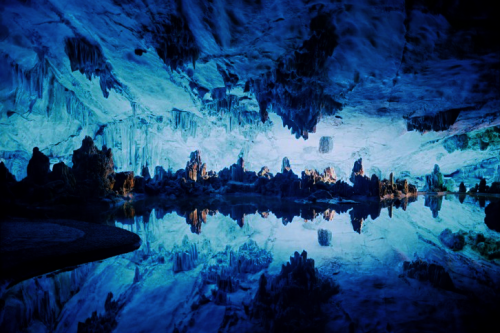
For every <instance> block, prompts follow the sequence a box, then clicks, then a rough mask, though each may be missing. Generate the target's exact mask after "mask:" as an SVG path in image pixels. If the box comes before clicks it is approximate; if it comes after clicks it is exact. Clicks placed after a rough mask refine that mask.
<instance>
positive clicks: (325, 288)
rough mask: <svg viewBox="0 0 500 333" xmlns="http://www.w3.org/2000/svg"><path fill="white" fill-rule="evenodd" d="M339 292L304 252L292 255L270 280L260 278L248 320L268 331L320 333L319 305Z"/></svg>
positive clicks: (321, 325)
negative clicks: (250, 319) (278, 272)
mask: <svg viewBox="0 0 500 333" xmlns="http://www.w3.org/2000/svg"><path fill="white" fill-rule="evenodd" d="M338 292H339V287H338V286H337V285H336V284H335V283H334V282H333V281H332V280H330V279H329V278H327V277H325V276H322V275H320V274H319V273H318V270H317V269H316V268H315V267H314V260H313V259H308V258H307V252H305V251H303V252H302V254H299V253H298V252H295V254H294V256H293V257H290V262H288V263H287V264H286V265H283V266H282V268H281V272H280V274H278V275H277V276H274V277H270V278H269V280H268V278H267V277H266V276H265V275H264V274H263V275H261V277H260V280H259V289H258V290H257V293H256V295H255V297H254V299H253V301H252V304H251V307H250V311H249V312H250V317H251V318H252V320H253V321H255V322H257V323H258V324H260V325H262V328H263V329H264V330H265V331H269V332H321V331H322V330H323V329H324V324H325V319H326V318H325V314H324V313H323V312H322V310H321V304H322V303H324V302H326V301H327V300H328V299H329V298H330V297H331V296H333V295H334V294H336V293H338Z"/></svg>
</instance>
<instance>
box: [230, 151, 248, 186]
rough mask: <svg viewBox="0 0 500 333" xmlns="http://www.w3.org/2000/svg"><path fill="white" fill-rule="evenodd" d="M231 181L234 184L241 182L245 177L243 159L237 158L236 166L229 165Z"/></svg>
mask: <svg viewBox="0 0 500 333" xmlns="http://www.w3.org/2000/svg"><path fill="white" fill-rule="evenodd" d="M230 171H231V180H232V181H235V182H241V181H243V178H244V176H245V161H244V160H243V157H242V156H240V157H238V162H236V164H233V165H231V169H230Z"/></svg>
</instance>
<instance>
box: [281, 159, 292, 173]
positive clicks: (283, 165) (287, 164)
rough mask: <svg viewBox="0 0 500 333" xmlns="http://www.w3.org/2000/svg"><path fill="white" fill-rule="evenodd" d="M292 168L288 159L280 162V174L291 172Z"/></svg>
mask: <svg viewBox="0 0 500 333" xmlns="http://www.w3.org/2000/svg"><path fill="white" fill-rule="evenodd" d="M291 170H292V167H291V166H290V160H289V159H288V157H283V161H282V162H281V173H285V172H288V171H291Z"/></svg>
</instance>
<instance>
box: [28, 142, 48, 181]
mask: <svg viewBox="0 0 500 333" xmlns="http://www.w3.org/2000/svg"><path fill="white" fill-rule="evenodd" d="M49 172H50V162H49V158H48V157H47V156H45V154H44V153H42V152H41V151H40V149H38V147H35V148H33V156H32V157H31V159H30V161H29V163H28V179H29V180H31V181H32V182H34V183H37V184H45V183H46V182H47V177H48V175H49Z"/></svg>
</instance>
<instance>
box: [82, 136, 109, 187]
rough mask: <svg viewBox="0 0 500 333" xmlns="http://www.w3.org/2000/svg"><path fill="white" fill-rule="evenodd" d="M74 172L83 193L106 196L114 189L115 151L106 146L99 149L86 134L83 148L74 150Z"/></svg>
mask: <svg viewBox="0 0 500 333" xmlns="http://www.w3.org/2000/svg"><path fill="white" fill-rule="evenodd" d="M73 173H74V175H75V178H76V182H77V186H78V188H79V190H81V191H82V193H85V194H88V195H92V196H104V195H106V194H108V193H109V192H110V191H111V190H112V189H113V184H114V178H113V174H114V163H113V153H112V152H111V149H108V148H107V147H106V146H103V147H102V150H99V149H98V148H97V147H96V146H95V144H94V141H93V140H92V138H91V137H89V136H86V137H85V139H83V141H82V146H81V148H79V149H77V150H75V151H74V152H73Z"/></svg>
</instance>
